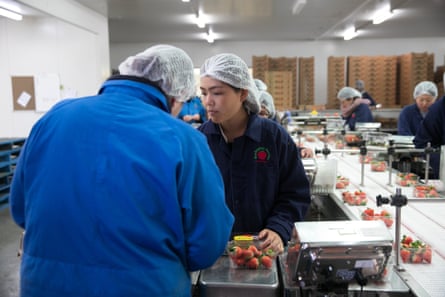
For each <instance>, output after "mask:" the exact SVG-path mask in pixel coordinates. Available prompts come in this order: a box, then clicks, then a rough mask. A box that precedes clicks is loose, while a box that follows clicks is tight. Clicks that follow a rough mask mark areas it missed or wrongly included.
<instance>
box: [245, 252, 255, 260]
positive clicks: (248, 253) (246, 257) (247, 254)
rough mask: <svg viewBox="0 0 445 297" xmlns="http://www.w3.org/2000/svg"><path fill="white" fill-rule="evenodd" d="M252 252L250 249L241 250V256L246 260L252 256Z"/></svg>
mask: <svg viewBox="0 0 445 297" xmlns="http://www.w3.org/2000/svg"><path fill="white" fill-rule="evenodd" d="M253 256H254V255H253V252H252V251H251V250H243V258H244V259H246V260H248V259H250V258H253Z"/></svg>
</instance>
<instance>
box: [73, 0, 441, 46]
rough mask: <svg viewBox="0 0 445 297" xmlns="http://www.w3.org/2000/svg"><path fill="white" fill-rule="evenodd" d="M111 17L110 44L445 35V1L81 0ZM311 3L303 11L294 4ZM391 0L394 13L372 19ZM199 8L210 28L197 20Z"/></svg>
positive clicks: (80, 0) (390, 3)
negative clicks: (353, 32) (351, 32)
mask: <svg viewBox="0 0 445 297" xmlns="http://www.w3.org/2000/svg"><path fill="white" fill-rule="evenodd" d="M77 1H78V2H80V3H81V4H83V5H85V6H88V7H90V8H92V9H94V10H95V11H97V12H99V13H101V14H103V15H106V16H107V17H108V19H109V33H110V42H111V43H138V42H183V41H202V40H203V39H204V37H205V35H206V33H207V32H208V31H209V30H210V31H212V32H213V35H214V37H215V42H218V41H219V40H223V41H309V40H333V39H339V40H340V39H342V38H343V32H344V31H345V29H346V28H347V27H349V26H351V25H355V27H356V29H357V30H359V32H360V34H359V35H358V36H357V37H356V39H375V38H377V39H380V38H419V37H445V0H306V1H305V0H191V1H190V2H189V3H183V2H182V1H181V0H95V1H91V0H77ZM298 1H303V2H306V5H304V7H303V9H302V10H301V12H299V13H297V12H296V13H294V12H295V11H294V12H293V8H294V6H295V5H296V3H297V2H298ZM386 2H388V4H389V5H390V7H391V9H393V11H394V13H395V14H394V16H393V17H392V18H391V19H389V20H387V21H386V22H383V23H381V24H379V25H373V24H372V21H371V19H372V15H373V14H374V13H375V11H376V9H377V8H378V7H380V6H382V5H384V3H386ZM198 11H199V12H200V13H201V14H203V15H204V16H205V18H206V19H207V23H208V24H207V25H206V27H205V28H202V29H201V28H198V26H197V25H196V24H195V23H194V19H195V15H196V13H197V12H198Z"/></svg>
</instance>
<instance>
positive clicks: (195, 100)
mask: <svg viewBox="0 0 445 297" xmlns="http://www.w3.org/2000/svg"><path fill="white" fill-rule="evenodd" d="M178 118H179V119H181V120H183V121H184V122H187V123H189V124H202V123H204V122H205V121H207V111H206V109H205V107H204V105H203V104H202V102H201V98H199V97H198V96H192V97H190V98H189V99H188V100H187V101H186V102H184V104H183V105H182V109H181V112H179V114H178Z"/></svg>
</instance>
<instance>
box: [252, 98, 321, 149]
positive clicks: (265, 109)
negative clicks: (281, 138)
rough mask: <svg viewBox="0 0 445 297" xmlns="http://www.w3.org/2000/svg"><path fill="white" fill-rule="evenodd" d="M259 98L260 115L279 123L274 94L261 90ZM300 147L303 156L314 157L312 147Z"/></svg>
mask: <svg viewBox="0 0 445 297" xmlns="http://www.w3.org/2000/svg"><path fill="white" fill-rule="evenodd" d="M259 98H260V99H259V101H260V106H261V110H260V113H259V115H260V116H262V117H263V118H267V119H270V120H272V121H274V122H276V123H277V124H279V123H280V119H279V118H278V116H277V113H276V111H275V104H274V101H273V97H272V95H271V94H270V93H269V92H267V91H260V92H259ZM299 149H300V154H301V157H302V158H313V157H314V151H313V150H312V149H311V148H308V147H302V146H301V147H299Z"/></svg>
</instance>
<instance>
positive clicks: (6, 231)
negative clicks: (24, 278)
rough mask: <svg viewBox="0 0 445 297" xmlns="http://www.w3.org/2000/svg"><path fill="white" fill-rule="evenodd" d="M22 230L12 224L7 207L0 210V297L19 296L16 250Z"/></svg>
mask: <svg viewBox="0 0 445 297" xmlns="http://www.w3.org/2000/svg"><path fill="white" fill-rule="evenodd" d="M21 232H22V230H21V229H20V228H19V227H18V226H17V225H16V224H15V223H14V222H13V220H12V218H11V216H10V214H9V209H8V207H3V208H2V209H0V296H1V297H18V296H19V267H20V259H19V258H18V257H17V249H18V245H19V240H20V234H21Z"/></svg>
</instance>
